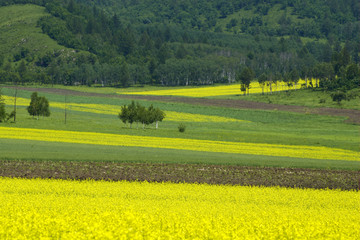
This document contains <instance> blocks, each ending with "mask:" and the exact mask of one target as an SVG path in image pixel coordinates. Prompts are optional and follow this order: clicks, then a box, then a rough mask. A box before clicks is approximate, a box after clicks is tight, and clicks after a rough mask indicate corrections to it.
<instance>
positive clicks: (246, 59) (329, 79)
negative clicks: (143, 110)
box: [0, 0, 360, 91]
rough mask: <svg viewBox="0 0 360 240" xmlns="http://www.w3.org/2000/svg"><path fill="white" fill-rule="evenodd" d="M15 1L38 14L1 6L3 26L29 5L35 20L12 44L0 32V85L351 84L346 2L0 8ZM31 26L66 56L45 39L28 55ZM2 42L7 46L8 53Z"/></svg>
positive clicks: (354, 76)
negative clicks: (0, 39) (301, 81)
mask: <svg viewBox="0 0 360 240" xmlns="http://www.w3.org/2000/svg"><path fill="white" fill-rule="evenodd" d="M19 3H21V4H22V3H32V4H36V5H39V6H42V7H44V8H40V7H37V6H32V7H30V5H25V6H6V7H2V8H5V9H3V10H2V11H3V12H4V15H3V18H4V19H10V21H15V22H16V21H18V20H17V18H16V16H17V14H12V15H11V16H8V15H7V13H5V12H8V11H7V8H9V7H10V8H15V9H16V8H19V9H18V10H17V11H16V12H21V11H22V9H23V8H30V9H29V11H28V13H26V14H29V15H30V16H32V15H34V16H37V17H36V18H35V17H30V16H29V18H30V19H33V20H32V24H33V25H32V26H33V27H30V28H27V29H26V31H21V28H22V27H23V25H21V26H19V29H20V30H16V31H15V33H14V34H16V33H21V34H22V35H21V36H20V35H19V36H18V37H16V38H14V37H11V36H9V37H8V36H7V35H8V34H10V33H8V31H7V30H6V28H5V29H0V32H1V35H2V36H5V37H4V38H3V44H1V46H0V54H1V53H2V55H4V56H2V57H1V56H0V59H2V60H1V61H0V65H2V69H3V71H4V72H5V73H4V72H3V73H2V74H0V76H1V78H0V82H16V81H17V82H22V83H33V82H34V81H37V82H38V83H41V84H43V83H53V84H63V85H88V86H91V85H96V86H110V87H128V86H132V85H161V86H164V85H165V86H179V85H182V86H188V85H212V84H216V83H233V82H236V81H243V80H244V79H243V78H242V76H241V72H242V71H248V72H249V73H251V74H250V75H249V77H250V78H249V80H250V81H251V80H254V79H261V81H263V82H264V83H266V84H267V85H269V84H272V83H274V84H276V82H277V81H281V80H282V81H285V82H288V83H289V85H293V84H296V82H297V81H298V80H299V79H300V78H302V79H306V78H315V79H318V80H319V81H316V85H315V86H314V87H319V86H320V87H321V88H323V89H324V90H326V91H336V90H342V91H347V90H349V89H352V88H354V87H357V86H358V85H359V78H360V71H359V67H358V65H356V64H358V63H359V59H360V57H359V56H360V55H359V51H360V49H359V45H358V44H357V43H358V42H359V41H360V31H359V29H360V22H359V13H358V12H357V11H356V9H357V8H356V7H357V6H358V3H357V2H356V1H352V0H347V1H342V2H341V3H338V1H329V2H328V3H327V4H324V1H323V0H318V1H302V2H301V3H299V2H297V1H290V0H288V1H286V0H283V1H247V0H243V1H222V0H212V1H196V2H190V1H147V0H139V1H126V0H124V1H113V0H106V1H101V2H100V1H80V0H79V1H73V0H69V1H65V0H61V1H56V2H49V3H46V2H44V1H40V0H13V1H7V2H5V1H0V6H1V5H12V4H19ZM31 8H34V10H31ZM44 9H45V10H44ZM42 11H43V12H42ZM26 14H25V15H26ZM13 18H15V19H13ZM12 19H13V20H12ZM35 19H37V21H35ZM7 21H8V20H6V21H5V22H7ZM20 23H21V22H20ZM35 23H36V25H35ZM2 26H4V25H2ZM5 26H6V25H5ZM35 26H38V28H36V27H35ZM11 29H13V30H12V31H14V29H18V27H17V26H16V27H15V28H11ZM40 29H41V30H42V32H43V33H45V34H47V35H48V36H49V37H50V38H51V39H53V40H55V41H56V42H57V43H58V44H59V45H61V46H64V47H63V49H66V48H71V49H74V50H75V51H74V52H72V51H70V52H68V53H67V54H63V53H62V52H61V51H59V50H56V49H60V48H62V47H59V46H58V45H57V44H55V43H54V42H52V43H53V44H54V46H52V45H51V44H47V43H46V42H42V41H36V43H39V45H40V46H41V47H39V48H37V47H36V46H31V45H28V47H29V49H27V48H26V47H27V45H24V44H25V43H24V44H19V41H21V39H25V40H24V41H28V40H26V39H27V32H32V33H33V34H35V33H36V34H40V32H39V30H40ZM47 39H48V40H49V38H47ZM34 40H36V38H34ZM29 41H30V40H29ZM29 44H30V42H29ZM9 46H15V47H13V48H12V49H13V50H11V51H10V52H9V51H8V49H9ZM46 47H48V48H49V49H55V50H53V51H45V49H46ZM65 47H66V48H65ZM38 49H39V50H38ZM76 53H79V54H76ZM25 55H26V56H25ZM27 55H29V56H27ZM69 55H70V56H69ZM75 55H76V56H75ZM22 60H24V61H23V62H24V63H22V66H21V67H20V65H21V64H20V63H21V62H22ZM9 65H10V66H13V69H10V70H11V71H9ZM24 65H25V67H24ZM7 72H13V73H14V74H13V75H11V74H10V75H11V76H9V74H7ZM39 74H40V75H39ZM15 75H16V76H15ZM34 76H35V77H34ZM14 79H15V80H14ZM34 79H37V80H34ZM244 81H245V80H244ZM247 81H248V80H247ZM243 85H244V89H246V88H248V85H249V84H248V83H245V82H243Z"/></svg>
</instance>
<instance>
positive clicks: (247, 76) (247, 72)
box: [236, 67, 254, 95]
mask: <svg viewBox="0 0 360 240" xmlns="http://www.w3.org/2000/svg"><path fill="white" fill-rule="evenodd" d="M253 77H254V72H253V71H252V69H251V68H249V67H246V68H244V69H243V70H242V71H241V73H240V74H237V76H236V79H237V80H238V81H240V82H241V86H240V87H241V91H243V89H244V88H245V89H247V90H248V94H249V89H250V83H251V80H252V79H253ZM244 95H245V93H244Z"/></svg>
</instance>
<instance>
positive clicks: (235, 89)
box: [118, 80, 310, 97]
mask: <svg viewBox="0 0 360 240" xmlns="http://www.w3.org/2000/svg"><path fill="white" fill-rule="evenodd" d="M309 83H310V81H308V84H309ZM302 84H305V81H304V80H300V81H299V82H298V83H297V87H295V86H292V87H289V86H288V85H287V83H285V82H282V81H279V82H277V84H272V85H271V87H270V86H267V85H265V86H264V92H271V91H272V92H275V91H285V90H289V89H291V90H295V89H296V88H297V89H299V88H300V86H301V85H302ZM262 91H263V87H262V86H261V85H260V84H259V83H258V82H252V83H251V84H250V91H249V93H250V94H252V93H261V92H262ZM118 94H130V95H156V96H184V97H215V96H229V95H239V94H242V92H241V91H240V84H232V85H227V86H215V87H214V86H209V87H199V88H179V89H171V90H154V91H129V92H126V91H121V92H118Z"/></svg>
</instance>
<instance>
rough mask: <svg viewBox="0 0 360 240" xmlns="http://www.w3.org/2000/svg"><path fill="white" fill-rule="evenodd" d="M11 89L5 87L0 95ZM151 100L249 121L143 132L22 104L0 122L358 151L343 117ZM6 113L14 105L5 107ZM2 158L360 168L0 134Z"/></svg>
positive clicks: (93, 116)
mask: <svg viewBox="0 0 360 240" xmlns="http://www.w3.org/2000/svg"><path fill="white" fill-rule="evenodd" d="M13 92H14V90H13V89H8V88H3V89H2V94H3V95H10V96H11V95H13ZM30 95H31V92H28V91H19V92H18V96H19V97H24V98H29V97H30ZM40 96H46V97H47V98H48V99H49V101H50V108H51V102H63V101H64V96H62V95H56V94H45V93H40ZM67 101H68V102H72V103H87V104H107V105H117V106H119V105H123V104H128V103H130V100H127V99H119V98H102V97H81V96H68V97H67ZM139 102H140V103H141V104H143V105H145V106H148V105H150V104H153V105H154V106H156V107H159V108H161V109H163V110H167V111H177V112H186V113H196V114H204V115H213V116H223V117H231V118H235V119H239V120H246V121H247V122H230V123H229V122H185V125H186V127H187V128H186V131H185V133H180V132H179V131H178V129H177V127H178V125H179V123H181V122H182V120H181V119H179V120H178V121H167V120H166V118H165V120H164V121H163V122H162V123H160V128H159V129H158V130H155V128H154V126H149V127H147V128H145V130H143V129H142V128H141V126H139V129H137V127H136V125H135V126H134V127H133V128H132V129H130V128H129V127H128V126H125V125H124V124H123V123H122V122H121V121H120V120H119V119H118V118H117V116H116V115H109V114H97V113H89V112H80V111H72V110H71V111H68V115H67V124H66V125H65V124H64V109H61V108H51V116H50V117H49V118H42V117H41V118H40V119H39V120H36V119H33V118H32V117H30V116H29V115H28V113H27V111H26V109H25V108H26V107H25V106H19V107H18V115H17V122H16V123H1V125H0V126H7V127H9V126H11V127H21V128H39V129H55V130H71V131H83V132H100V133H114V134H126V135H139V136H156V137H176V138H189V139H203V140H216V141H231V142H249V143H269V144H285V145H308V146H326V147H331V148H340V149H347V150H352V151H359V135H358V134H359V126H358V125H353V124H347V123H344V119H345V118H343V117H329V116H320V115H311V114H299V113H290V112H280V111H260V110H240V109H228V108H219V107H205V106H195V105H191V104H181V103H165V102H148V101H139ZM7 110H8V112H9V111H11V110H12V106H7ZM0 142H1V144H0V148H1V149H0V150H1V157H0V158H1V159H14V160H15V159H22V160H24V159H27V160H79V161H86V160H91V161H120V162H156V163H209V164H232V165H245V166H280V167H306V168H332V169H357V170H359V169H360V162H357V161H336V160H317V159H305V158H301V159H299V158H290V157H275V156H261V155H246V154H230V153H229V154H223V153H209V152H197V151H188V150H169V149H167V150H166V149H152V148H143V147H114V146H99V145H86V144H64V143H50V142H38V141H29V140H8V139H1V138H0Z"/></svg>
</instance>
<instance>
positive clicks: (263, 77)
mask: <svg viewBox="0 0 360 240" xmlns="http://www.w3.org/2000/svg"><path fill="white" fill-rule="evenodd" d="M266 80H267V76H266V73H263V74H261V75H260V77H259V78H258V82H259V85H260V86H261V90H262V95H264V87H265V83H266Z"/></svg>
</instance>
